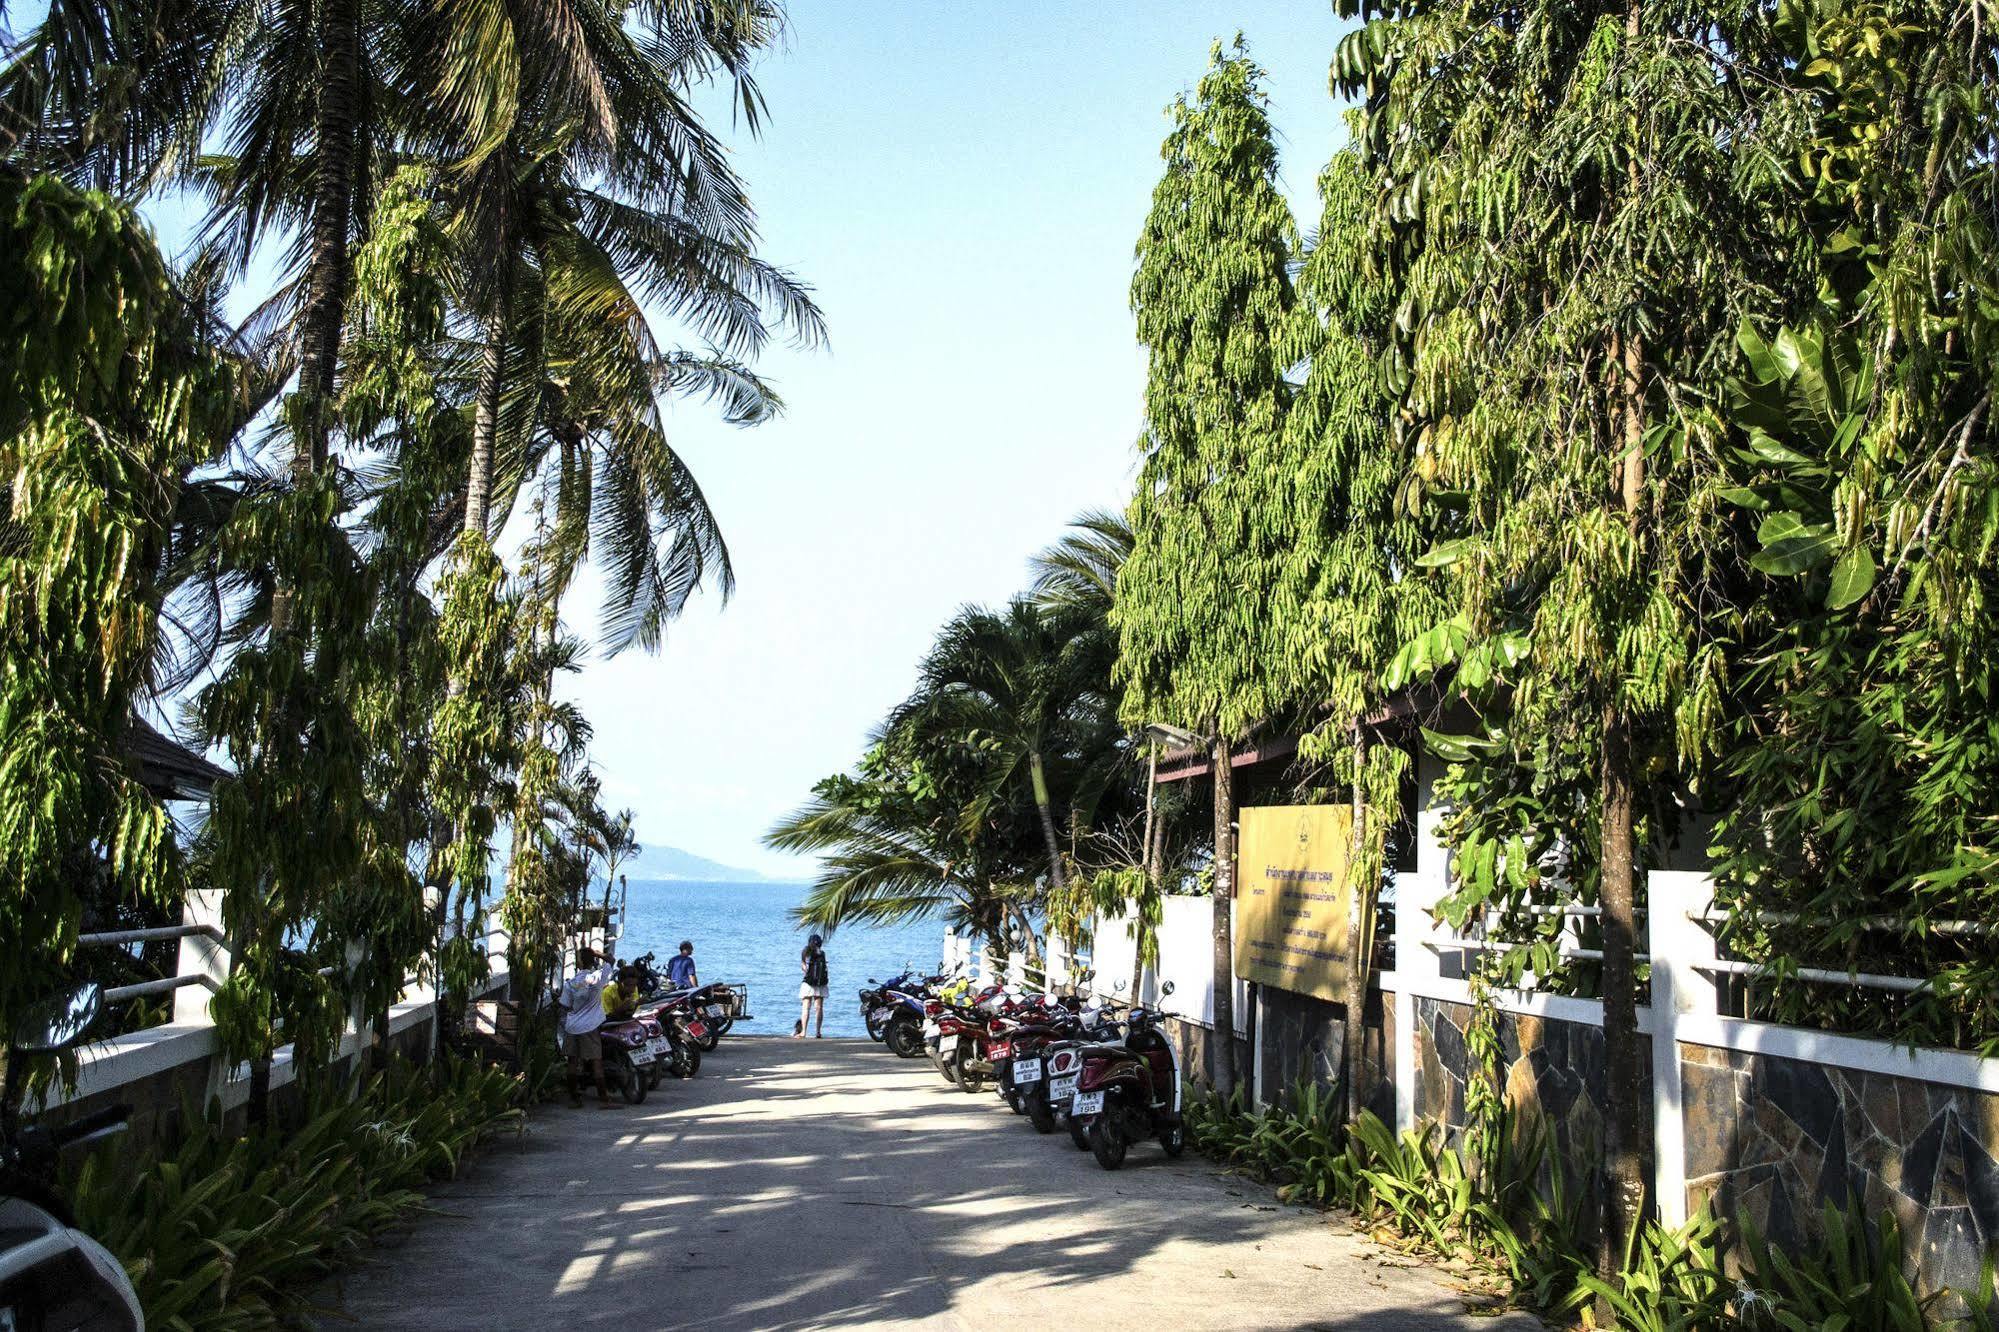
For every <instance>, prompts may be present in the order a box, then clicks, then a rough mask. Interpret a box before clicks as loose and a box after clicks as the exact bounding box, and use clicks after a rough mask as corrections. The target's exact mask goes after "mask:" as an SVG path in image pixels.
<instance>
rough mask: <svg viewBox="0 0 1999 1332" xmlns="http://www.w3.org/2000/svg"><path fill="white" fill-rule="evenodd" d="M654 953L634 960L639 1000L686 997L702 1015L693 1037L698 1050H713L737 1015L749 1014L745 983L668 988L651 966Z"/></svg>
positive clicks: (682, 998)
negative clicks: (689, 988)
mask: <svg viewBox="0 0 1999 1332" xmlns="http://www.w3.org/2000/svg"><path fill="white" fill-rule="evenodd" d="M656 957H657V955H656V954H654V953H647V954H646V955H645V956H643V957H641V958H639V959H638V960H637V961H635V962H633V963H632V965H633V966H634V967H636V968H637V969H638V975H639V979H638V984H639V993H640V994H641V995H643V996H644V998H643V999H642V1000H641V1002H643V1003H646V1004H649V1005H657V1004H660V1003H664V1002H666V1001H669V1000H674V1001H678V1000H689V1001H691V1002H692V1004H693V1006H694V1010H695V1011H696V1012H698V1013H699V1015H700V1017H701V1026H702V1028H703V1030H702V1032H701V1034H700V1035H699V1036H698V1037H696V1038H695V1040H696V1042H697V1043H698V1044H699V1045H700V1048H701V1050H702V1051H703V1052H704V1053H706V1052H708V1051H712V1050H713V1049H714V1048H715V1047H716V1046H717V1045H718V1044H720V1043H721V1040H722V1038H723V1037H724V1036H726V1035H728V1034H729V1029H730V1028H731V1027H733V1026H735V1025H736V1021H737V1019H739V1018H748V1017H750V1016H752V1015H751V1014H750V1012H749V1011H748V1010H749V1001H750V990H749V986H747V985H731V984H730V983H728V982H727V981H713V982H711V983H709V984H707V985H703V986H700V987H698V988H695V989H691V990H676V989H671V988H668V987H667V985H666V984H665V982H664V980H663V979H662V978H661V976H660V973H659V969H658V968H657V967H656V966H655V965H654V962H655V960H656Z"/></svg>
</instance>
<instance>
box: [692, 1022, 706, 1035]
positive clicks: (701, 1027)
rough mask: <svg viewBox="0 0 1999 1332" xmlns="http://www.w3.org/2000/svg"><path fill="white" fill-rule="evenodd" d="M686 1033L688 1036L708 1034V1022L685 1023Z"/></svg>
mask: <svg viewBox="0 0 1999 1332" xmlns="http://www.w3.org/2000/svg"><path fill="white" fill-rule="evenodd" d="M687 1034H688V1035H689V1036H706V1035H707V1034H708V1024H707V1023H705V1022H690V1023H688V1024H687Z"/></svg>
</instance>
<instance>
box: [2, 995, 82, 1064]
mask: <svg viewBox="0 0 1999 1332" xmlns="http://www.w3.org/2000/svg"><path fill="white" fill-rule="evenodd" d="M103 1007H104V991H103V990H101V989H99V988H98V986H97V984H96V982H94V981H86V982H84V983H83V984H82V985H79V986H77V987H76V988H75V989H73V990H70V991H68V992H66V993H64V994H56V995H50V996H49V997H48V998H46V999H39V1000H36V1001H35V1002H34V1003H32V1004H29V1005H28V1007H27V1010H26V1011H25V1012H23V1013H22V1014H21V1016H20V1019H19V1020H18V1021H16V1022H15V1023H14V1035H13V1040H12V1041H11V1044H12V1046H13V1048H14V1049H15V1050H17V1051H19V1052H21V1053H23V1054H43V1053H47V1052H48V1051H51V1050H66V1049H68V1048H69V1047H70V1046H72V1045H75V1044H76V1043H77V1042H78V1041H80V1040H82V1039H83V1033H84V1032H86V1031H88V1030H90V1024H91V1023H93V1022H95V1021H97V1014H98V1012H99V1010H101V1009H102V1008H103Z"/></svg>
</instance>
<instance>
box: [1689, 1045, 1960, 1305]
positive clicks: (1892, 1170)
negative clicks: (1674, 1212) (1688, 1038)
mask: <svg viewBox="0 0 1999 1332" xmlns="http://www.w3.org/2000/svg"><path fill="white" fill-rule="evenodd" d="M1680 1068H1681V1078H1682V1081H1683V1084H1684V1087H1685V1106H1686V1126H1687V1127H1686V1140H1687V1204H1688V1207H1689V1208H1690V1209H1691V1208H1697V1207H1699V1206H1700V1205H1701V1204H1702V1203H1704V1202H1708V1201H1712V1202H1713V1203H1714V1204H1715V1207H1716V1209H1717V1210H1718V1211H1720V1212H1721V1213H1722V1214H1723V1215H1725V1216H1734V1215H1736V1214H1738V1213H1740V1214H1742V1215H1744V1216H1747V1217H1748V1218H1749V1220H1750V1221H1751V1222H1752V1223H1754V1224H1755V1226H1756V1227H1757V1228H1758V1229H1759V1230H1761V1231H1762V1232H1763V1233H1764V1234H1765V1235H1766V1236H1767V1237H1768V1238H1769V1239H1770V1240H1771V1241H1772V1243H1773V1244H1775V1245H1776V1246H1777V1247H1778V1248H1780V1249H1784V1250H1790V1249H1793V1248H1795V1247H1796V1245H1797V1244H1798V1243H1799V1242H1800V1240H1802V1239H1803V1238H1804V1237H1805V1236H1806V1235H1808V1234H1811V1233H1813V1232H1815V1231H1816V1230H1817V1229H1818V1225H1819V1220H1818V1218H1819V1215H1820V1213H1821V1211H1822V1209H1823V1208H1824V1207H1825V1205H1826V1204H1827V1203H1828V1202H1830V1203H1833V1204H1835V1205H1838V1206H1841V1207H1844V1206H1845V1205H1846V1204H1847V1202H1848V1200H1849V1199H1855V1198H1857V1199H1858V1200H1859V1201H1860V1202H1861V1203H1863V1204H1864V1205H1865V1207H1866V1209H1867V1212H1868V1214H1869V1215H1870V1216H1875V1217H1878V1216H1879V1215H1880V1214H1881V1213H1882V1212H1883V1211H1884V1210H1885V1211H1889V1212H1892V1213H1893V1214H1894V1215H1895V1218H1896V1220H1897V1221H1898V1222H1899V1223H1900V1225H1901V1228H1902V1234H1903V1239H1904V1242H1905V1244H1907V1245H1909V1246H1910V1248H1911V1250H1912V1252H1913V1253H1914V1254H1915V1257H1916V1273H1915V1275H1916V1278H1917V1283H1918V1288H1919V1289H1920V1290H1922V1291H1923V1292H1925V1293H1928V1292H1930V1291H1934V1290H1937V1289H1939V1288H1942V1287H1945V1286H1954V1287H1958V1288H1964V1287H1975V1286H1976V1285H1977V1284H1978V1279H1979V1267H1980V1264H1981V1263H1982V1262H1983V1261H1984V1260H1985V1258H1986V1256H1987V1255H1994V1254H1999V1165H1995V1163H1994V1156H1995V1155H1999V1095H1992V1094H1989V1093H1981V1092H1974V1091H1965V1090H1962V1089H1960V1088H1955V1087H1943V1086H1938V1085H1936V1084H1934V1083H1928V1082H1918V1081H1916V1080H1915V1079H1913V1078H1901V1077H1895V1076H1892V1075H1890V1074H1884V1073H1860V1072H1854V1071H1852V1070H1848V1069H1838V1068H1827V1067H1823V1066H1821V1065H1818V1064H1811V1063H1806V1062H1803V1061H1801V1060H1796V1059H1782V1058H1778V1057H1776V1056H1773V1055H1759V1054H1750V1053H1746V1052H1743V1051H1736V1050H1717V1049H1711V1048H1709V1047H1707V1046H1700V1045H1686V1044H1682V1045H1681V1047H1680Z"/></svg>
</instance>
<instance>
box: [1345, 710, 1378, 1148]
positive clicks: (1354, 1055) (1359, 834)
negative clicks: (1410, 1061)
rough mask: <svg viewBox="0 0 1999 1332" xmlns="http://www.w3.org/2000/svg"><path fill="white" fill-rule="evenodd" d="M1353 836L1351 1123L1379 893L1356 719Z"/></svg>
mask: <svg viewBox="0 0 1999 1332" xmlns="http://www.w3.org/2000/svg"><path fill="white" fill-rule="evenodd" d="M1353 765H1354V766H1353V792H1352V797H1351V799H1352V809H1353V832H1352V836H1351V837H1350V839H1349V841H1348V844H1347V878H1348V881H1349V882H1350V884H1351V886H1352V890H1353V891H1352V895H1351V898H1350V900H1351V902H1352V914H1351V915H1350V916H1349V917H1348V918H1347V977H1346V1009H1347V1012H1346V1033H1345V1045H1346V1048H1345V1050H1344V1051H1343V1052H1342V1053H1343V1054H1344V1055H1345V1057H1346V1058H1345V1063H1346V1073H1345V1076H1344V1077H1343V1078H1342V1079H1341V1086H1340V1102H1341V1104H1340V1120H1341V1122H1342V1123H1351V1122H1352V1121H1353V1118H1354V1116H1355V1115H1357V1114H1358V1113H1360V1095H1359V1083H1360V1054H1361V1042H1362V1040H1363V1039H1364V1038H1365V1036H1366V1032H1367V1023H1366V1010H1367V964H1368V961H1369V958H1368V951H1369V950H1368V940H1369V938H1370V936H1371V935H1372V934H1373V931H1372V930H1370V929H1369V928H1368V921H1369V919H1370V918H1371V917H1372V916H1373V915H1374V899H1375V896H1376V894H1378V893H1379V892H1380V891H1381V875H1380V873H1379V872H1378V871H1377V872H1376V873H1374V874H1372V875H1368V876H1365V877H1363V876H1362V874H1361V867H1362V862H1363V861H1364V860H1365V858H1366V852H1367V793H1366V791H1365V789H1364V788H1363V787H1362V784H1361V776H1362V773H1363V771H1364V770H1365V768H1366V765H1367V731H1366V729H1365V728H1363V727H1362V726H1361V724H1360V721H1359V719H1358V718H1356V719H1355V721H1354V725H1353Z"/></svg>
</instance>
